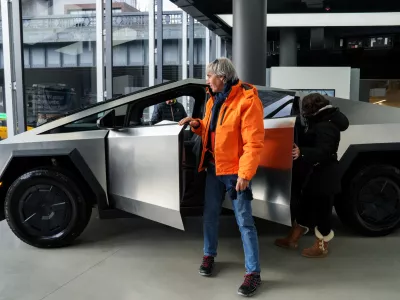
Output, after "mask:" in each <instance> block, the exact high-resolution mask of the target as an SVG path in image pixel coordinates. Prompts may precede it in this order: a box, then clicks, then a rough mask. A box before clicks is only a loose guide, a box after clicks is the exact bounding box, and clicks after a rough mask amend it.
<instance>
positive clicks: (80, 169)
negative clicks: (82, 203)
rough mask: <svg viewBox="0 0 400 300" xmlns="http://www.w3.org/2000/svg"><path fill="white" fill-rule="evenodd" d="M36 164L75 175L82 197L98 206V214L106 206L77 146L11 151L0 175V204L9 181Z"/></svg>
mask: <svg viewBox="0 0 400 300" xmlns="http://www.w3.org/2000/svg"><path fill="white" fill-rule="evenodd" d="M39 167H50V168H57V167H59V168H61V169H63V170H66V171H67V172H71V173H72V174H73V175H74V176H77V177H78V178H77V182H78V183H79V184H80V185H81V187H82V190H83V192H84V193H85V197H88V200H89V201H91V203H92V205H96V204H97V206H98V210H99V213H100V212H101V211H102V210H105V209H107V208H108V202H107V196H106V192H105V191H104V189H103V188H102V186H101V185H100V183H99V182H98V180H97V179H96V177H95V176H94V174H93V172H92V171H91V170H90V168H89V166H88V165H87V163H86V162H85V160H84V158H83V157H82V155H81V154H80V153H79V151H78V150H77V149H52V150H46V151H43V150H15V151H13V152H12V153H11V156H10V158H9V159H8V162H7V164H6V166H5V168H4V169H3V172H2V173H1V174H0V182H1V186H0V207H2V208H3V207H4V201H5V196H6V194H7V191H8V189H9V188H10V186H11V184H12V183H13V182H14V181H15V180H16V179H17V178H18V177H19V176H21V175H22V174H24V173H26V172H28V171H30V170H33V169H35V168H39Z"/></svg>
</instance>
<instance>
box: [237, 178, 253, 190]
mask: <svg viewBox="0 0 400 300" xmlns="http://www.w3.org/2000/svg"><path fill="white" fill-rule="evenodd" d="M249 183H250V181H249V180H246V179H243V178H241V177H238V180H237V183H236V191H237V192H239V191H244V190H245V189H247V188H248V187H249Z"/></svg>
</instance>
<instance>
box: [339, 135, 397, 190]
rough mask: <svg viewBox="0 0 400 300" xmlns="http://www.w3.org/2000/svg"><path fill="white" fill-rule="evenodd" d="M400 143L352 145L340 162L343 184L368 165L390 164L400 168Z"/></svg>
mask: <svg viewBox="0 0 400 300" xmlns="http://www.w3.org/2000/svg"><path fill="white" fill-rule="evenodd" d="M399 157H400V143H373V144H359V145H350V146H349V147H348V148H347V150H346V152H345V153H344V154H343V156H342V157H341V159H340V161H339V170H340V178H341V180H342V182H343V183H345V182H347V180H348V178H349V177H351V176H352V175H354V172H356V171H357V170H359V169H360V168H361V167H363V166H364V165H366V164H371V163H377V164H390V165H393V166H396V167H398V168H400V159H399Z"/></svg>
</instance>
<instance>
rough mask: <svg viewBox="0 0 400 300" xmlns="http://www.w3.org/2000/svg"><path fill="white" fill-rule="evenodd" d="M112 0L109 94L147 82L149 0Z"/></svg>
mask: <svg viewBox="0 0 400 300" xmlns="http://www.w3.org/2000/svg"><path fill="white" fill-rule="evenodd" d="M121 2H122V1H119V2H113V3H112V9H113V18H112V40H113V44H112V52H113V54H112V55H113V64H112V81H113V82H112V85H113V97H115V96H120V95H126V94H129V93H132V92H135V91H137V90H140V89H143V88H146V87H148V86H149V4H150V3H151V2H152V1H147V0H141V1H126V2H124V5H123V6H121V11H116V8H118V7H117V6H118V5H120V4H121Z"/></svg>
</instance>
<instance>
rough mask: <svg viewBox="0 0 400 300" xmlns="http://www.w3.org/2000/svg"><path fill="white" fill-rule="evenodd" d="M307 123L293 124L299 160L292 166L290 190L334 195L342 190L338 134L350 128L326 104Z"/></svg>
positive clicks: (335, 111)
mask: <svg viewBox="0 0 400 300" xmlns="http://www.w3.org/2000/svg"><path fill="white" fill-rule="evenodd" d="M306 123H307V125H306V126H302V125H301V124H300V122H296V129H295V131H296V138H295V139H297V141H295V142H297V145H298V147H299V148H300V157H299V159H297V160H295V161H294V163H293V184H292V188H294V189H296V188H297V189H300V190H301V191H302V192H303V193H304V194H308V195H310V194H311V195H326V196H330V195H334V194H337V193H339V192H340V190H341V179H340V175H339V164H338V160H337V150H338V147H339V143H340V132H342V131H345V130H346V129H347V128H348V127H349V120H348V119H347V117H346V116H345V115H344V114H343V113H341V112H340V111H339V109H338V108H335V107H332V106H330V105H329V106H326V107H325V108H323V109H321V110H320V111H319V112H318V113H317V114H316V115H314V116H312V117H308V118H307V119H306ZM294 192H295V191H294Z"/></svg>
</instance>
